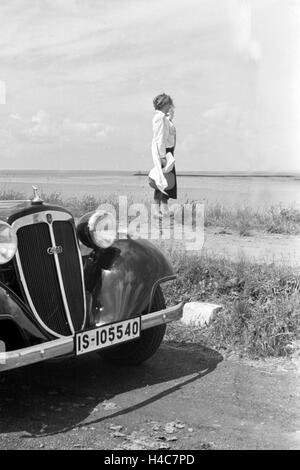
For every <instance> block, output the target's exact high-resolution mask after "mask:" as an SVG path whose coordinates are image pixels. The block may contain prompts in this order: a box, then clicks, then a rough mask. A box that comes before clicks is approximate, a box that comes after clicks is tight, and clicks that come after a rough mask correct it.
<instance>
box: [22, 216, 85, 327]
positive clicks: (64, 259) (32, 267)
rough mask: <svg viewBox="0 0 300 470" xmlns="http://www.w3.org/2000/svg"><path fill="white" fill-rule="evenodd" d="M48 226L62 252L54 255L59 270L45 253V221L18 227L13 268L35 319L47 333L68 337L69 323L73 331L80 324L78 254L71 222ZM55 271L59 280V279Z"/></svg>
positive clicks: (82, 307)
mask: <svg viewBox="0 0 300 470" xmlns="http://www.w3.org/2000/svg"><path fill="white" fill-rule="evenodd" d="M52 227H53V234H54V237H55V245H56V246H61V247H62V253H60V254H59V255H58V261H59V270H58V268H57V266H56V263H55V257H54V255H50V254H48V252H47V249H48V248H49V247H51V246H53V243H52V241H51V236H50V227H49V224H48V223H45V222H40V223H35V224H30V225H24V226H22V227H20V228H19V229H18V231H17V237H18V256H19V262H18V263H17V269H18V268H19V271H20V273H19V274H20V280H21V284H22V287H23V290H24V294H25V297H26V298H27V301H28V302H29V305H30V306H31V308H32V309H33V310H34V313H35V314H36V315H37V316H38V317H39V318H38V320H39V319H40V320H41V323H44V325H45V326H46V327H47V329H49V330H50V332H53V333H55V334H57V335H58V336H59V335H63V336H68V335H71V334H72V330H71V326H70V323H71V325H73V327H74V330H75V331H79V330H80V329H81V328H82V326H83V323H84V315H85V314H84V312H85V299H84V294H83V279H82V272H81V265H80V260H79V256H80V255H79V253H78V249H77V241H76V239H75V234H74V229H73V226H72V224H71V222H69V221H54V222H53V224H52ZM59 271H60V273H61V279H62V281H63V282H62V283H60V282H59ZM64 298H65V302H64ZM66 303H67V307H66ZM68 312H69V314H68Z"/></svg>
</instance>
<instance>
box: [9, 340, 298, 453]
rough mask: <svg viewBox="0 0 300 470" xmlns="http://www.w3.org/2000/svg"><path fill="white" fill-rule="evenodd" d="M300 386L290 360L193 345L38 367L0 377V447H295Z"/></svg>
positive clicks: (89, 358)
mask: <svg viewBox="0 0 300 470" xmlns="http://www.w3.org/2000/svg"><path fill="white" fill-rule="evenodd" d="M278 364H279V365H278ZM299 391H300V389H299V370H298V371H297V369H296V367H295V366H294V365H293V363H290V362H286V363H285V362H280V363H273V362H271V363H263V362H261V363H260V362H259V363H253V364H251V363H246V362H241V361H236V360H234V359H227V360H226V359H224V358H222V356H221V355H220V354H218V353H216V352H215V351H212V350H209V349H205V348H203V347H201V346H198V345H194V346H190V347H179V346H178V345H177V346H176V347H174V346H170V345H163V346H162V347H161V348H160V349H159V351H158V352H157V353H156V355H155V356H154V357H153V358H152V359H151V360H149V361H148V362H146V363H145V364H144V365H143V366H141V367H139V368H129V367H122V368H120V367H116V366H109V365H108V364H106V363H104V362H103V361H102V360H101V359H99V357H98V356H97V355H96V354H93V355H90V356H85V357H84V356H83V357H81V358H80V359H79V360H74V359H72V360H68V361H67V362H59V363H48V364H46V363H45V364H39V365H35V366H31V367H27V368H24V369H19V370H16V371H11V372H10V373H9V374H7V375H6V376H4V377H2V378H0V413H1V422H0V433H1V434H0V448H1V449H40V448H43V449H147V450H149V449H159V448H170V449H188V450H192V449H207V448H211V449H291V448H300V419H299V417H300V411H299Z"/></svg>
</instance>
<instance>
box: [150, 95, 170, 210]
mask: <svg viewBox="0 0 300 470" xmlns="http://www.w3.org/2000/svg"><path fill="white" fill-rule="evenodd" d="M153 105H154V109H155V115H154V117H153V120H152V125H153V139H152V158H153V162H154V167H155V170H156V171H155V173H154V174H155V175H156V176H155V177H154V181H155V186H154V187H155V191H154V202H155V204H156V215H158V216H163V215H166V214H168V213H169V208H168V200H169V198H172V199H177V183H176V171H175V164H174V158H173V155H174V149H175V144H176V129H175V126H174V124H173V116H174V104H173V100H172V98H171V97H170V96H169V95H166V94H165V93H162V94H160V95H158V96H156V97H155V98H154V100H153ZM170 157H172V158H170ZM168 167H170V171H169V168H168ZM163 169H165V170H163ZM152 171H153V170H152ZM166 171H167V172H166ZM152 174H153V173H152ZM149 176H150V178H151V172H150V174H149Z"/></svg>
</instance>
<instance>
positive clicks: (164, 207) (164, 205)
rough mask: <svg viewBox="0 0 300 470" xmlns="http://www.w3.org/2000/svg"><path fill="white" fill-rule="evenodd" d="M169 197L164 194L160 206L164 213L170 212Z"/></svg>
mask: <svg viewBox="0 0 300 470" xmlns="http://www.w3.org/2000/svg"><path fill="white" fill-rule="evenodd" d="M168 199H169V198H168V196H165V195H164V194H162V198H161V206H160V210H161V213H162V215H167V214H169V206H168Z"/></svg>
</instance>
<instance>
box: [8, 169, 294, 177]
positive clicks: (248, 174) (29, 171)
mask: <svg viewBox="0 0 300 470" xmlns="http://www.w3.org/2000/svg"><path fill="white" fill-rule="evenodd" d="M148 173H149V171H146V170H145V171H144V170H137V171H133V170H53V169H52V170H40V169H39V170H37V169H26V170H12V169H7V170H1V169H0V176H2V177H3V176H18V175H24V176H25V175H49V176H50V175H51V176H54V175H61V176H72V175H73V176H75V175H82V176H83V175H93V176H97V175H99V176H101V175H107V176H108V175H131V176H147V175H148ZM177 176H184V177H210V178H213V177H214V178H234V177H236V178H268V177H272V178H296V179H298V178H299V179H300V172H284V171H282V172H271V171H270V172H268V171H251V172H250V171H249V172H247V171H232V172H230V171H177Z"/></svg>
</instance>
